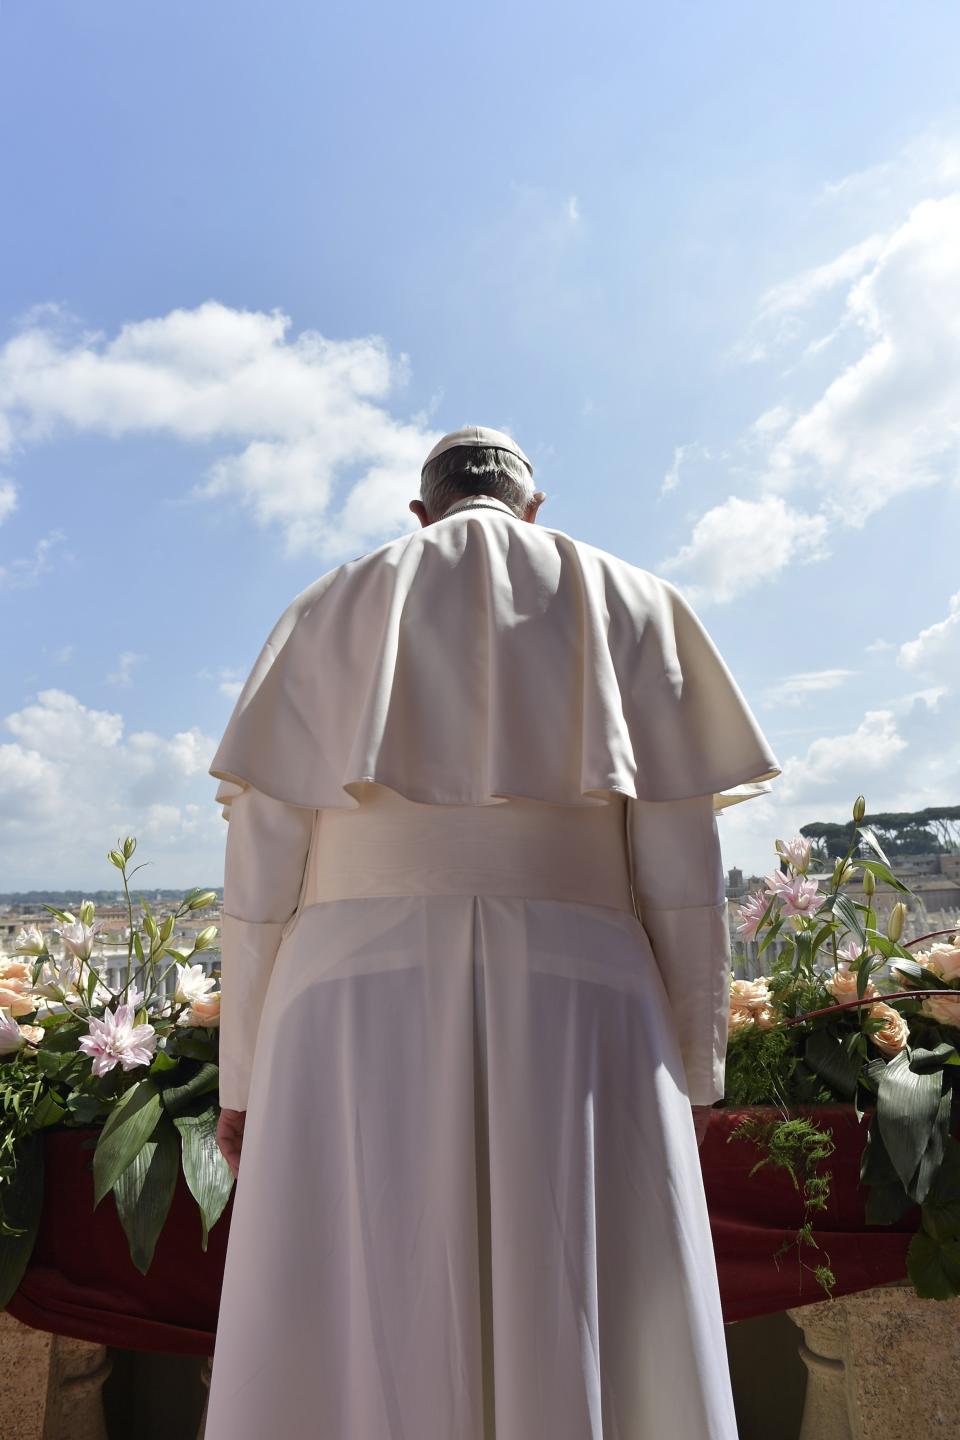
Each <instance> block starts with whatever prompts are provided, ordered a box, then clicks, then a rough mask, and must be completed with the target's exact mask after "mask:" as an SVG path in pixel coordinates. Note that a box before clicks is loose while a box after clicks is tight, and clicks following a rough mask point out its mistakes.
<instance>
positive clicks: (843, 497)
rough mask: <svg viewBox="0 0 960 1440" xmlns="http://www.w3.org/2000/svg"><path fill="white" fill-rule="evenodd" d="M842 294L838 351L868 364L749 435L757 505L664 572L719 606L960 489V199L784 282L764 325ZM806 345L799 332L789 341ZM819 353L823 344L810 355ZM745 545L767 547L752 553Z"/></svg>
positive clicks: (685, 550)
mask: <svg viewBox="0 0 960 1440" xmlns="http://www.w3.org/2000/svg"><path fill="white" fill-rule="evenodd" d="M950 154H951V152H949V151H948V150H943V149H942V150H941V151H940V152H939V155H938V165H939V169H938V171H937V173H938V174H939V175H940V176H946V175H949V174H951V173H955V174H957V175H960V149H958V151H957V165H956V167H955V169H954V170H951V167H950V165H949V164H948V160H949V157H950ZM841 286H846V287H847V288H846V290H845V294H844V297H843V309H842V312H841V315H840V317H839V320H838V321H837V324H836V325H835V326H834V328H833V333H832V335H831V336H830V337H828V338H833V335H836V334H837V333H839V331H840V330H846V331H848V332H849V334H850V335H851V336H852V337H857V339H858V344H859V350H860V353H859V354H858V355H857V356H856V357H855V358H854V359H853V360H852V361H850V362H849V363H848V364H846V366H845V367H842V368H839V369H838V370H837V371H836V373H834V374H833V375H832V376H828V377H827V378H826V379H825V381H824V382H822V388H821V389H820V391H819V394H818V395H817V396H816V398H815V399H814V400H813V401H812V403H807V404H805V405H804V406H802V407H799V408H798V407H795V406H794V405H792V404H788V403H787V401H786V400H784V401H782V402H778V403H777V404H775V405H774V406H772V407H768V408H767V409H766V410H765V411H764V412H763V413H762V414H761V415H760V416H759V417H758V418H757V419H756V420H754V421H753V422H752V423H751V424H750V425H749V426H748V427H747V428H746V430H745V432H744V435H743V437H742V439H741V449H742V450H743V452H745V453H746V454H747V455H748V456H749V457H750V460H751V464H752V468H753V475H752V479H751V485H752V488H753V489H754V491H755V495H754V496H753V497H752V498H739V497H737V496H730V497H729V499H728V500H727V501H726V502H725V503H724V504H722V505H717V506H714V507H713V508H712V509H710V510H709V511H708V512H707V513H706V514H705V515H703V516H702V517H701V518H700V519H699V520H698V521H696V522H695V524H694V529H693V535H692V538H691V541H690V542H689V543H688V544H687V545H685V546H683V547H682V548H681V549H680V550H679V551H678V552H677V553H676V554H675V555H674V556H672V557H671V558H670V559H669V560H668V561H666V562H665V563H664V564H663V566H662V568H663V569H665V570H668V571H670V572H675V571H678V570H682V571H685V572H688V573H689V575H690V577H691V580H692V581H693V582H694V584H695V585H696V586H697V587H698V591H699V593H701V594H702V595H703V597H704V598H705V599H707V598H709V599H714V600H718V601H723V600H731V599H733V598H735V597H736V596H737V595H739V594H742V593H743V592H745V591H747V590H750V589H752V588H753V587H754V586H756V585H757V584H759V583H760V582H761V581H762V580H765V579H773V578H775V577H777V576H778V575H780V574H781V573H782V572H783V571H784V570H785V568H786V567H787V565H789V564H791V563H792V562H793V561H795V560H796V561H801V562H803V561H807V560H820V559H823V558H825V557H826V556H827V555H828V553H829V550H828V548H827V545H826V541H827V539H828V537H829V533H830V531H831V530H833V529H835V528H837V527H841V526H843V527H854V528H857V529H859V528H861V527H863V526H864V525H865V524H866V522H867V521H868V520H869V519H870V517H871V516H872V515H874V514H876V513H877V512H878V511H879V510H881V509H883V508H884V507H885V506H887V505H889V504H890V503H891V502H892V501H893V500H895V499H897V498H899V497H901V496H903V495H906V494H908V493H910V492H914V491H918V490H922V489H925V488H929V487H931V486H934V485H938V484H947V483H954V484H955V483H956V481H957V475H958V473H960V326H958V325H957V323H956V316H957V314H958V313H960V191H958V192H954V193H949V194H945V195H942V196H937V197H930V196H928V197H927V198H925V199H923V200H921V201H920V202H919V203H917V204H915V205H914V206H913V207H912V208H911V209H910V210H909V212H908V213H907V214H906V215H903V216H901V217H900V219H899V221H898V223H896V224H894V225H892V226H891V227H890V228H889V230H888V232H887V233H886V235H885V238H883V237H881V236H880V235H879V234H878V233H871V235H870V236H868V237H867V238H866V239H864V240H862V241H860V242H858V243H856V244H853V245H851V246H848V247H847V248H846V249H844V250H843V251H842V252H841V253H840V254H839V255H837V256H836V257H835V258H834V259H832V260H828V261H826V262H824V263H822V264H820V265H817V266H814V267H812V268H811V269H808V270H805V271H803V272H801V273H800V274H799V275H797V276H795V277H793V278H792V279H791V280H787V281H784V282H783V283H782V284H780V285H779V286H777V287H775V288H774V289H773V290H772V291H770V292H768V294H767V295H766V296H765V297H764V298H763V300H762V302H761V308H760V315H759V318H758V323H760V324H761V329H762V328H763V326H764V325H766V324H767V322H769V321H771V320H773V321H776V323H777V324H778V325H779V324H780V322H781V321H785V322H788V323H789V326H790V327H797V326H798V325H799V322H798V320H797V316H798V314H799V312H801V311H803V310H804V309H805V308H807V307H808V306H809V305H810V304H811V303H812V301H813V300H814V298H816V297H819V296H821V295H825V294H828V293H832V292H833V291H834V290H837V289H839V288H840V287H841ZM798 335H799V328H794V329H791V331H790V334H789V336H788V338H789V339H791V340H792V339H794V338H797V337H798ZM782 338H783V335H782V334H780V336H779V339H782ZM779 339H778V341H777V343H778V344H779ZM825 343H826V342H825ZM764 344H766V342H764ZM753 345H754V340H752V339H750V340H749V342H748V348H750V346H753ZM761 348H763V347H761ZM769 348H770V347H769V346H767V347H766V349H764V354H766V353H768V350H769ZM818 349H822V345H821V344H820V342H817V343H816V344H815V345H814V346H813V347H809V346H808V352H807V353H813V352H814V351H816V350H818ZM668 479H669V477H668ZM794 493H799V494H802V496H803V498H804V509H805V512H807V513H801V512H799V511H797V510H796V509H793V508H787V507H786V505H785V504H784V508H783V509H782V510H781V511H780V512H777V511H776V508H775V506H774V501H775V500H777V501H780V502H783V501H784V500H785V497H788V496H790V495H792V494H794ZM814 506H815V507H816V513H811V512H812V511H813V507H814ZM768 521H769V529H767V531H766V534H765V536H764V537H763V544H762V545H760V544H759V542H760V539H761V531H762V530H763V528H764V526H765V524H766V523H767V522H768ZM781 526H782V527H784V528H783V529H782V530H781ZM744 539H745V540H746V541H747V542H748V544H749V545H750V546H751V547H752V546H754V545H757V546H758V548H757V549H755V550H754V549H752V548H751V551H750V553H745V551H744V548H743V546H742V544H738V542H740V541H742V540H744ZM730 544H732V545H734V546H737V547H738V548H737V549H736V551H735V555H734V556H733V557H731V556H729V555H726V554H724V553H723V552H724V547H725V546H727V545H730ZM731 559H732V560H733V563H731ZM678 583H680V582H679V581H678Z"/></svg>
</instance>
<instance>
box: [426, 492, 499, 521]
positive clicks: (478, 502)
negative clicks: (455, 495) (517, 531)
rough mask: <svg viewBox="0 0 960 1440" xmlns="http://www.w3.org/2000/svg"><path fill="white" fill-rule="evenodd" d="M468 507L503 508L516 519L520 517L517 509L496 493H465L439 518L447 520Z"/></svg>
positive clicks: (474, 508) (481, 508)
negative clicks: (499, 497) (512, 507)
mask: <svg viewBox="0 0 960 1440" xmlns="http://www.w3.org/2000/svg"><path fill="white" fill-rule="evenodd" d="M468 509H472V510H488V509H491V510H503V511H505V512H506V513H507V514H508V515H512V516H513V518H514V519H515V520H516V519H518V518H519V517H518V515H517V512H516V511H515V510H511V509H510V506H509V505H507V504H506V503H505V502H504V501H503V500H498V499H497V498H496V496H495V495H465V496H464V497H463V499H462V500H455V501H454V502H453V504H452V505H448V506H447V508H446V510H444V512H443V514H442V515H439V516H438V517H437V518H438V519H439V520H446V518H447V516H448V515H453V514H456V513H457V512H459V511H460V510H468Z"/></svg>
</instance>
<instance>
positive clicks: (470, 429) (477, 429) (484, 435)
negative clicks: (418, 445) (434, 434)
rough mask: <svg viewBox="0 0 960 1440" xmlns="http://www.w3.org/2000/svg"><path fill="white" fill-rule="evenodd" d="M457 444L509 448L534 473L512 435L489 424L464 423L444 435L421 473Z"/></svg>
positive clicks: (498, 448) (422, 467)
mask: <svg viewBox="0 0 960 1440" xmlns="http://www.w3.org/2000/svg"><path fill="white" fill-rule="evenodd" d="M455 445H483V446H490V447H495V448H496V449H497V450H509V451H510V453H511V455H516V456H517V458H518V459H520V460H522V461H523V463H524V465H526V467H527V469H528V470H529V471H530V474H531V475H532V474H533V465H532V464H531V462H530V460H529V459H528V458H527V456H526V455H524V453H523V451H522V450H521V449H520V446H519V445H518V444H517V442H516V441H515V440H511V438H510V436H509V435H506V434H504V432H503V431H502V430H491V429H490V427H489V426H488V425H464V426H463V427H462V428H461V429H460V430H451V431H450V433H449V435H444V436H443V438H442V439H441V440H438V441H437V443H436V445H434V447H433V449H432V450H431V451H430V454H429V455H428V456H427V458H426V460H424V462H423V465H422V466H421V468H420V474H421V475H422V474H423V472H424V470H425V469H426V467H427V465H429V463H430V461H431V460H435V459H436V458H437V456H438V455H442V454H443V452H444V450H452V449H453V447H454V446H455Z"/></svg>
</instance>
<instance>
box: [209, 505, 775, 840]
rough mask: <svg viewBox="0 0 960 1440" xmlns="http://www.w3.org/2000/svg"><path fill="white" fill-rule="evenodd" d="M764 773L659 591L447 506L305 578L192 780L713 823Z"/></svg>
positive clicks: (728, 691)
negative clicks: (709, 813) (646, 808)
mask: <svg viewBox="0 0 960 1440" xmlns="http://www.w3.org/2000/svg"><path fill="white" fill-rule="evenodd" d="M779 773H780V765H779V762H778V761H777V758H776V756H775V755H774V753H773V751H772V750H771V748H770V746H769V743H768V742H767V740H766V737H765V736H764V735H763V733H762V731H761V729H760V726H759V724H758V723H757V720H756V718H755V717H754V715H753V713H752V711H751V709H750V707H749V705H748V704H747V702H746V700H745V698H744V696H743V694H742V692H741V690H740V689H739V687H738V685H737V683H736V681H735V680H734V678H733V676H732V675H731V673H730V671H729V669H728V668H727V666H726V664H725V662H724V660H723V658H722V657H721V655H720V654H719V652H718V650H717V648H716V646H715V644H714V643H713V640H712V639H711V637H710V635H709V634H708V633H707V631H706V629H705V628H704V626H703V624H702V622H701V621H700V620H699V618H698V617H697V615H696V614H695V613H694V611H693V609H692V608H691V607H690V605H689V604H688V603H687V601H686V600H685V599H684V597H683V595H682V594H681V593H680V591H679V590H677V589H676V587H675V586H673V585H672V584H671V583H670V582H669V581H667V580H664V579H661V578H659V577H657V576H656V575H654V574H652V573H651V572H650V571H647V570H644V569H641V568H640V567H638V566H635V565H631V564H629V563H628V562H627V561H624V560H621V559H619V558H618V557H617V556H614V555H612V554H609V553H608V552H606V551H604V550H601V549H599V548H597V547H595V546H592V545H589V544H587V543H585V542H583V541H580V540H576V539H574V538H573V537H572V536H570V535H567V534H566V533H565V532H564V531H561V530H558V529H555V528H551V527H548V526H544V525H540V524H529V523H527V522H526V521H523V520H520V519H519V518H518V517H517V516H515V515H514V514H512V512H510V511H508V510H507V509H506V508H503V509H499V510H498V509H486V508H484V509H475V510H469V509H468V510H461V511H457V512H454V513H453V514H451V515H450V516H448V517H445V518H443V519H441V520H438V521H435V522H434V523H433V524H432V525H429V526H426V527H424V528H422V529H420V530H418V531H415V532H412V533H409V534H405V535H402V536H400V537H398V538H397V539H394V540H392V541H389V542H387V543H386V544H385V545H382V546H380V547H379V548H378V549H375V550H372V551H370V552H368V553H367V554H365V555H362V556H359V557H357V558H356V559H355V560H352V561H349V562H348V563H346V564H344V565H341V566H338V567H337V568H336V569H334V570H332V571H330V572H328V573H327V574H326V575H323V576H321V577H320V578H319V579H318V580H316V581H314V582H313V584H311V585H309V586H308V587H307V588H306V589H305V590H304V591H302V592H301V594H300V595H298V596H297V597H296V598H295V599H294V600H293V601H292V602H291V603H290V605H289V606H288V607H287V608H286V609H285V611H284V612H283V614H282V615H281V616H280V618H279V619H278V620H277V622H276V624H275V625H274V626H273V628H272V630H271V632H270V634H269V636H268V637H267V639H266V641H265V642H264V644H263V646H262V647H261V650H260V653H259V655H258V656H257V659H256V661H255V663H254V665H253V667H252V669H251V671H250V673H249V675H248V677H247V680H246V682H245V684H244V686H243V689H242V691H241V693H240V695H239V696H238V698H237V701H236V704H235V706H234V710H233V713H232V714H231V716H230V719H229V721H228V724H227V727H226V730H225V732H224V735H223V738H222V739H221V741H220V744H219V747H218V749H217V751H216V754H215V756H214V759H213V762H212V764H211V766H210V774H211V775H213V776H214V777H215V778H216V779H217V780H219V781H220V785H219V788H218V790H217V792H216V799H217V801H218V803H220V804H221V806H222V808H223V813H224V815H225V816H227V817H228V816H229V806H230V803H231V800H232V799H233V798H234V797H235V796H236V795H237V794H238V793H240V791H241V790H242V788H243V787H244V785H248V784H249V785H253V786H255V787H257V788H258V789H260V790H262V791H263V792H264V793H266V794H268V795H271V796H273V797H274V798H275V799H278V800H284V801H287V802H289V803H291V804H294V805H301V806H306V807H315V808H347V809H350V808H355V807H356V806H357V805H358V804H359V803H360V795H359V792H360V787H361V786H362V785H363V784H364V783H365V782H369V781H375V782H377V783H380V784H382V785H386V786H388V787H390V788H391V789H394V790H395V791H397V792H398V793H399V794H401V795H403V796H404V797H406V798H407V799H410V800H417V801H424V802H429V803H433V804H478V805H488V804H497V803H499V801H500V800H502V799H503V798H506V797H511V796H512V797H517V798H524V797H526V798H529V799H538V800H545V801H548V802H552V803H556V804H567V805H570V804H575V805H596V804H603V803H605V801H606V799H607V798H608V797H609V795H610V794H622V795H627V796H633V797H634V798H641V799H645V800H677V799H684V798H688V797H691V796H695V795H704V794H712V795H713V796H714V804H715V808H716V809H717V810H720V809H723V808H725V807H727V806H729V805H732V804H736V803H739V802H741V801H743V800H745V799H748V798H750V797H751V796H752V795H758V794H762V793H765V792H766V791H768V790H769V789H770V788H771V787H770V785H769V781H770V780H771V779H773V778H774V777H775V776H776V775H778V774H779Z"/></svg>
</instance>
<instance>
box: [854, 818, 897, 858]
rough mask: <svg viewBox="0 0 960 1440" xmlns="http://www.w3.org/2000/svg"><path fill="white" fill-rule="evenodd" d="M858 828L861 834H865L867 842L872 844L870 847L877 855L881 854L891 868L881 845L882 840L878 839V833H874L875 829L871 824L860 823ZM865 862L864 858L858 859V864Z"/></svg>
mask: <svg viewBox="0 0 960 1440" xmlns="http://www.w3.org/2000/svg"><path fill="white" fill-rule="evenodd" d="M857 829H858V830H859V832H860V834H861V835H862V836H863V838H864V840H866V842H867V844H868V845H869V846H870V849H871V850H872V851H873V853H874V854H875V855H879V857H880V859H881V860H882V861H883V863H884V865H886V866H887V868H888V869H889V866H890V861H889V860H888V859H887V857H886V855H884V853H883V849H882V847H881V845H880V841H879V840H878V839H877V837H876V835H874V833H873V831H872V830H871V828H870V826H869V825H858V826H857ZM863 863H864V862H863V861H862V860H858V861H857V864H858V865H862V864H863Z"/></svg>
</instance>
